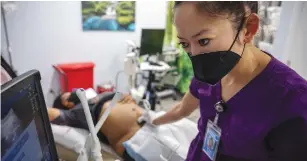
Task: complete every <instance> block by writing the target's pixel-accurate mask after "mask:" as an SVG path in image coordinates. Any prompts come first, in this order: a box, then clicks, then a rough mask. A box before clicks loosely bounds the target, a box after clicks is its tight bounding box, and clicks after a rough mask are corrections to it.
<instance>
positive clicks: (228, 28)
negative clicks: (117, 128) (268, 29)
mask: <svg viewBox="0 0 307 161" xmlns="http://www.w3.org/2000/svg"><path fill="white" fill-rule="evenodd" d="M257 9H258V3H257V2H255V1H254V2H252V1H250V2H238V1H237V2H235V1H234V2H231V1H227V2H214V1H209V2H204V1H203V2H201V1H199V2H176V3H175V8H174V24H175V26H176V28H177V32H178V38H179V40H180V44H181V46H182V47H183V48H184V49H185V51H186V52H187V53H188V55H189V56H190V59H191V62H192V64H193V70H194V78H193V80H192V82H191V85H190V90H189V92H187V93H186V94H185V96H184V97H183V99H182V101H181V102H180V103H179V104H177V105H175V106H174V108H172V109H171V110H170V111H168V112H167V113H166V114H165V115H163V116H161V117H158V118H156V119H154V120H150V121H151V123H152V124H153V125H161V124H166V123H171V122H174V121H177V120H179V119H181V118H183V117H186V116H188V115H190V114H191V113H192V112H193V111H194V110H195V109H196V108H197V107H198V106H200V114H201V117H200V119H199V121H198V129H199V133H198V134H197V136H196V138H195V139H194V140H193V141H192V143H191V145H190V149H189V152H188V156H187V160H188V161H200V160H201V161H209V160H218V161H243V160H244V161H245V160H246V161H249V160H250V161H307V82H306V80H304V79H303V78H302V77H301V76H299V75H298V74H297V73H296V72H295V71H293V70H292V69H290V68H289V67H287V66H286V65H284V64H283V63H281V62H280V61H278V60H277V59H275V58H274V57H273V56H272V55H270V54H268V53H265V52H263V51H261V50H259V49H258V48H256V47H255V46H254V44H253V37H254V36H255V34H256V33H257V31H258V28H259V21H260V19H259V17H258V16H257ZM293 43H295V42H293ZM293 54H295V53H293ZM306 54H307V53H306Z"/></svg>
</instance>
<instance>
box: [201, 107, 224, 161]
mask: <svg viewBox="0 0 307 161" xmlns="http://www.w3.org/2000/svg"><path fill="white" fill-rule="evenodd" d="M225 108H226V106H225V103H224V102H222V101H220V102H218V103H216V104H215V110H216V111H217V112H216V115H215V118H214V121H213V122H212V121H211V120H208V122H207V127H206V133H205V138H204V143H203V147H202V150H203V152H204V153H205V154H206V155H207V156H208V157H209V158H210V159H211V160H212V161H215V159H216V155H217V152H218V147H219V143H220V139H221V134H222V130H221V128H219V127H218V125H217V124H218V119H219V113H221V112H224V111H225Z"/></svg>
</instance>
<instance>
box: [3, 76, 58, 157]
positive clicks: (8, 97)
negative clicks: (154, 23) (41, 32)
mask: <svg viewBox="0 0 307 161" xmlns="http://www.w3.org/2000/svg"><path fill="white" fill-rule="evenodd" d="M40 80H41V77H40V74H39V72H38V71H36V70H31V71H29V72H27V73H24V74H22V75H20V76H18V77H16V78H14V79H13V80H11V81H9V82H7V83H5V84H3V85H2V86H1V158H2V159H1V160H2V161H20V160H22V161H57V160H58V156H57V153H56V148H55V143H54V140H53V134H52V131H51V126H50V122H49V119H48V113H47V108H46V104H45V100H44V96H43V92H42V88H41V84H40Z"/></svg>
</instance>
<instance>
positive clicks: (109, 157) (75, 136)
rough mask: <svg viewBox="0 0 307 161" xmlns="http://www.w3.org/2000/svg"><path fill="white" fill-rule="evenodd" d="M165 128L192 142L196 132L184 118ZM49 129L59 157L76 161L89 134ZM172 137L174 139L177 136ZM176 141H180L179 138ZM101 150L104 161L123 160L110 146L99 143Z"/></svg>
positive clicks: (62, 126)
mask: <svg viewBox="0 0 307 161" xmlns="http://www.w3.org/2000/svg"><path fill="white" fill-rule="evenodd" d="M164 113H165V112H164V111H160V112H157V116H159V115H162V114H164ZM187 125H189V127H187ZM162 126H164V125H162ZM165 126H172V128H173V129H175V130H176V129H177V131H178V130H181V129H183V131H182V133H189V134H191V136H189V138H188V139H185V140H190V141H192V139H193V138H194V137H195V136H196V134H197V132H198V130H197V125H196V123H194V122H193V121H190V120H189V119H186V118H184V119H182V120H180V121H178V122H175V123H172V124H169V125H165ZM51 128H52V131H53V136H54V140H55V142H56V148H57V151H58V155H59V157H60V158H61V159H63V160H65V161H76V160H77V157H78V155H79V152H80V150H81V148H82V146H83V145H84V143H85V140H86V137H87V136H88V134H89V132H88V131H87V130H84V129H79V128H74V127H69V126H64V125H55V124H51ZM173 137H174V138H176V137H177V136H173ZM176 139H177V140H181V139H180V138H176ZM184 144H185V147H186V148H187V149H188V146H189V144H190V143H188V142H185V143H184ZM101 149H102V157H103V159H104V161H115V160H116V159H119V160H123V159H122V158H121V157H119V156H118V155H117V154H116V153H115V151H114V150H113V149H112V148H111V147H110V146H108V145H106V144H104V143H101ZM186 153H187V150H186Z"/></svg>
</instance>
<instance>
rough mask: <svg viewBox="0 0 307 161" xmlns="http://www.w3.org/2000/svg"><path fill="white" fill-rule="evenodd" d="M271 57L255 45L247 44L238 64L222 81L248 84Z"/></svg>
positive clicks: (224, 82)
mask: <svg viewBox="0 0 307 161" xmlns="http://www.w3.org/2000/svg"><path fill="white" fill-rule="evenodd" d="M269 61H270V57H269V56H268V55H266V54H264V53H263V52H262V51H261V50H259V49H258V48H256V47H254V46H253V45H251V44H250V45H248V44H246V46H245V49H244V53H243V54H242V57H241V59H240V61H239V62H238V64H237V65H236V66H235V67H234V68H233V69H232V70H231V72H230V73H228V74H227V75H226V76H225V77H224V78H223V79H222V83H223V84H225V85H232V84H247V83H248V82H249V81H250V80H251V79H253V78H254V77H255V76H256V75H258V74H259V73H260V72H261V71H262V70H263V69H264V68H265V67H266V65H267V64H268V63H269Z"/></svg>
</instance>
